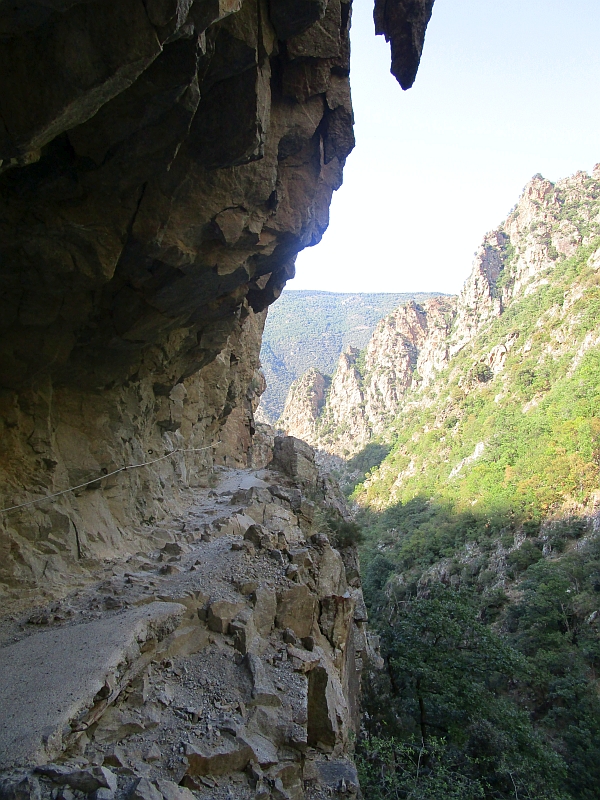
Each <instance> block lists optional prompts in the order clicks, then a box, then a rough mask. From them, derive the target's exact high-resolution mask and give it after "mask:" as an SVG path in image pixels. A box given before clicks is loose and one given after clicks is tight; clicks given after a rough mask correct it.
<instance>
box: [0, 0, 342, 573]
mask: <svg viewBox="0 0 600 800" xmlns="http://www.w3.org/2000/svg"><path fill="white" fill-rule="evenodd" d="M349 20H350V4H349V3H347V2H341V1H340V0H329V2H326V0H322V1H321V2H318V3H317V2H315V3H310V2H307V3H289V2H285V1H284V0H273V2H271V3H270V5H269V4H267V2H266V1H265V0H219V1H218V2H213V0H195V1H194V2H192V1H191V0H152V2H145V3H142V2H141V0H118V2H117V0H114V2H113V1H112V0H111V2H109V3H106V2H79V0H64V2H56V3H43V4H38V3H36V2H26V0H23V1H22V2H19V3H16V4H12V5H10V6H7V5H6V4H3V6H2V9H0V30H1V31H2V36H3V46H2V53H1V54H0V60H2V68H1V69H0V119H1V120H2V122H1V123H0V160H1V165H0V167H1V169H2V170H3V172H2V175H1V176H0V218H1V219H2V225H1V227H0V254H1V255H0V285H1V287H2V291H1V301H0V308H1V312H0V385H1V386H2V390H1V395H0V404H1V405H0V409H1V410H0V425H1V431H2V436H1V440H2V444H1V453H0V475H1V477H0V485H2V487H3V490H2V492H1V498H0V506H1V507H3V508H4V507H6V506H12V505H16V504H19V503H23V502H27V501H30V500H32V499H35V498H37V497H40V496H41V495H48V494H51V493H53V492H56V491H60V490H62V489H65V488H67V487H70V486H74V485H77V484H79V483H83V482H85V481H87V480H90V479H93V478H95V477H99V476H101V475H102V474H106V473H110V472H113V471H114V470H115V469H118V468H120V467H121V466H124V465H129V464H132V463H140V462H144V461H148V460H152V458H153V457H154V458H156V457H159V456H162V455H164V454H165V453H167V452H169V451H171V450H173V449H175V448H179V447H184V446H185V448H187V449H190V448H201V447H207V446H210V445H212V444H213V443H215V449H216V456H217V460H218V461H220V462H221V463H224V462H225V461H226V460H228V463H236V462H237V463H242V462H244V461H245V459H246V457H247V456H246V454H247V451H248V448H249V444H250V438H251V434H252V429H253V426H252V410H253V407H255V406H256V398H257V396H258V393H259V388H260V377H259V375H258V374H257V373H256V368H257V367H258V352H259V349H260V335H261V329H262V325H263V323H264V313H263V310H264V309H265V308H266V307H267V305H268V304H269V303H270V302H272V301H273V300H274V299H275V298H276V297H277V296H278V294H279V293H280V292H281V289H282V287H283V285H284V284H285V281H286V280H287V279H288V278H289V277H290V276H291V275H292V274H293V263H294V258H295V255H296V253H297V252H298V251H299V250H300V249H302V248H303V247H305V246H306V245H309V244H315V243H316V242H317V241H318V240H319V239H320V237H321V235H322V233H323V231H324V230H325V228H326V226H327V222H328V209H329V203H330V199H331V194H332V192H333V190H334V189H336V188H338V186H339V185H340V183H341V178H342V167H343V164H344V160H345V158H346V156H347V155H348V153H349V151H350V150H351V149H352V146H353V142H354V140H353V134H352V109H351V105H350V92H349V84H348V66H349V45H348V28H349ZM211 463H212V452H211V450H207V451H204V452H199V453H188V454H186V455H184V454H179V455H178V456H177V457H173V458H170V459H167V460H164V461H161V462H160V463H159V464H158V465H157V466H155V467H152V468H144V470H142V471H137V472H135V473H133V472H132V473H130V474H127V473H125V474H121V475H118V476H116V477H114V478H111V479H108V480H107V481H105V482H104V483H103V484H102V485H101V488H98V484H94V485H93V487H92V489H91V490H90V491H84V492H83V493H82V494H80V495H79V496H73V495H72V494H71V495H65V496H63V497H62V498H60V499H59V500H57V501H56V502H55V503H54V504H49V503H46V504H44V505H41V506H39V507H38V506H34V507H31V508H26V509H22V510H19V511H17V512H11V513H10V514H8V515H7V514H2V515H0V528H1V534H0V548H1V552H2V559H1V560H2V570H3V573H2V578H1V580H2V581H3V582H13V583H14V582H15V581H17V582H19V583H21V584H23V583H25V584H27V583H28V582H31V583H36V582H39V581H40V580H42V573H43V574H44V579H43V580H46V579H47V578H48V576H49V575H53V574H54V575H55V577H56V579H57V580H62V579H63V578H64V576H65V574H66V571H67V570H68V569H69V567H68V566H67V564H68V563H70V562H71V561H72V560H73V559H75V560H78V561H82V560H83V558H84V556H90V557H99V556H102V557H103V556H105V555H106V554H107V553H109V552H112V551H114V550H117V551H118V550H120V549H121V548H122V547H129V546H131V542H132V541H133V539H134V538H135V536H134V535H133V531H134V529H135V527H136V525H137V524H138V523H139V522H140V519H141V518H143V517H144V516H146V517H149V516H152V517H156V516H160V514H161V513H164V511H165V507H166V506H169V507H170V508H171V509H172V508H173V505H174V504H175V505H176V503H177V489H175V488H173V487H174V486H175V485H177V486H179V485H182V484H181V481H182V480H183V485H185V484H188V485H194V484H195V483H197V482H198V481H200V480H202V475H204V479H205V478H206V469H207V467H209V466H210V464H211ZM127 539H130V542H129V543H128V544H125V540H127ZM43 580H42V582H43Z"/></svg>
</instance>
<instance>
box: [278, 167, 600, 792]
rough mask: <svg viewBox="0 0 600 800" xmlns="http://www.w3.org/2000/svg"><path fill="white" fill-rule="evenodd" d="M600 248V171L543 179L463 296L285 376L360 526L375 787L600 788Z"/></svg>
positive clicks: (428, 305) (365, 774) (301, 429)
mask: <svg viewBox="0 0 600 800" xmlns="http://www.w3.org/2000/svg"><path fill="white" fill-rule="evenodd" d="M599 256H600V167H599V166H596V167H595V168H594V169H593V171H592V172H591V174H588V173H586V172H578V173H576V174H575V175H573V176H571V177H568V178H565V179H562V180H560V181H557V182H556V183H552V182H551V181H548V180H546V179H544V178H543V177H542V176H541V175H536V176H534V177H533V178H532V179H531V181H529V182H528V184H527V185H526V186H525V189H524V191H523V193H522V195H521V197H520V199H519V201H518V202H517V204H516V205H515V207H514V208H513V210H512V211H511V212H510V213H509V215H508V217H507V218H506V220H505V222H503V223H502V224H501V225H500V226H499V227H498V228H497V229H496V230H495V231H492V232H491V233H488V234H487V235H486V236H485V237H484V240H483V242H482V245H481V246H480V248H479V249H478V251H477V253H476V257H475V261H474V263H473V268H472V271H471V274H470V276H469V278H468V279H467V281H466V283H465V285H464V287H463V289H462V291H461V293H460V294H459V295H458V297H445V298H438V299H433V300H429V301H426V302H423V303H420V304H417V303H414V302H411V303H408V304H406V305H403V306H400V307H399V308H397V309H396V310H395V311H393V312H392V313H391V314H389V315H388V316H387V317H385V318H384V319H383V320H382V321H381V322H380V323H379V325H378V326H377V328H376V329H375V331H374V333H373V335H372V337H371V339H370V341H369V343H368V344H367V346H366V348H365V349H364V350H362V351H359V350H358V349H349V350H348V351H346V352H345V353H343V354H342V355H341V357H340V360H339V362H338V366H337V368H336V371H335V373H334V374H333V376H332V377H328V376H325V375H323V374H321V373H320V372H318V371H317V370H314V369H313V370H311V371H309V372H307V373H306V374H305V375H304V376H303V377H301V378H300V379H299V380H298V381H297V382H296V383H295V384H294V385H293V386H292V388H291V390H290V394H289V396H288V400H287V403H286V408H285V410H284V413H283V415H282V417H281V418H280V420H279V425H280V427H281V428H283V429H284V430H286V432H288V433H292V434H294V435H297V436H302V437H303V438H304V439H305V440H306V441H308V442H310V443H311V444H312V445H313V446H315V447H316V448H318V449H317V460H318V461H319V462H320V463H322V464H326V465H328V466H329V467H330V468H331V467H332V468H333V471H334V472H335V471H337V473H338V475H339V477H340V478H341V480H342V483H343V485H344V486H345V490H346V492H347V493H348V494H349V495H350V497H351V499H352V500H353V501H354V502H355V503H356V513H355V521H356V522H358V523H359V524H360V526H361V527H362V531H363V536H364V541H363V543H362V546H361V548H360V551H361V560H362V572H363V581H364V589H365V598H366V601H367V607H368V609H369V615H370V624H371V626H372V627H373V629H374V630H376V631H377V632H378V633H380V634H381V636H382V642H383V645H382V649H381V654H382V656H383V658H384V660H385V665H386V667H385V669H384V670H380V671H377V670H373V669H369V670H368V672H367V679H366V682H365V683H366V688H365V697H364V703H365V711H366V715H365V720H366V721H365V726H366V732H365V734H364V738H363V739H362V744H361V750H360V754H359V755H360V765H361V770H360V771H361V777H362V786H363V790H364V791H365V793H368V794H369V796H371V797H373V798H377V800H379V798H387V797H390V796H394V793H395V794H396V795H397V796H399V797H408V796H410V793H411V792H412V791H417V790H416V789H415V787H416V786H417V784H418V787H419V788H418V792H419V793H418V794H417V796H418V797H423V798H429V797H444V796H455V797H461V798H476V797H486V798H487V797H490V798H491V797H506V798H511V797H514V796H515V794H517V793H518V794H519V796H528V797H535V798H540V799H541V798H548V800H550V798H552V800H555V798H559V797H560V798H573V799H574V798H578V799H579V798H586V800H587V798H589V800H592V798H594V797H595V796H596V794H597V785H598V780H599V779H600V776H599V774H598V771H597V764H598V763H599V761H598V754H599V751H598V742H599V741H600V739H599V738H598V737H599V733H600V727H599V726H600V706H599V705H598V700H597V698H598V693H597V668H598V661H597V658H598V656H597V654H598V652H599V651H598V646H599V644H600V629H599V628H598V590H599V587H600V585H599V583H598V574H599V573H598V565H599V561H598V543H599V538H598V531H599V530H600V512H599V503H600V495H599V490H598V464H599V460H598V455H599V452H600V450H599V447H600V439H599V433H600V392H599V387H600V362H599V349H598V346H599V344H600V315H599V306H598V269H599V265H600V260H599ZM358 533H359V532H357V534H358ZM423 758H427V759H429V761H428V764H427V769H426V770H423V767H422V759H423Z"/></svg>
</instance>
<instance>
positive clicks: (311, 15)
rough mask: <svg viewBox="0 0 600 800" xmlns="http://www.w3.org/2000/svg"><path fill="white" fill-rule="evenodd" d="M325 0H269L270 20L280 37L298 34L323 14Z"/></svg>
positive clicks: (325, 5) (287, 37) (325, 4)
mask: <svg viewBox="0 0 600 800" xmlns="http://www.w3.org/2000/svg"><path fill="white" fill-rule="evenodd" d="M326 8H327V0H271V2H270V11H271V22H272V23H273V27H274V28H275V32H276V33H277V36H278V37H279V38H280V39H290V38H291V37H292V36H298V35H300V34H301V33H303V32H304V31H305V30H306V29H307V28H309V27H310V26H311V25H313V24H314V23H315V22H317V20H320V19H321V18H322V17H323V15H324V14H325V11H326Z"/></svg>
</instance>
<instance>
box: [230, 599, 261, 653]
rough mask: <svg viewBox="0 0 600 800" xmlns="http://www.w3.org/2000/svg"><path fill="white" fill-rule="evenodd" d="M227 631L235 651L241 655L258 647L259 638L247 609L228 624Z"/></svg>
mask: <svg viewBox="0 0 600 800" xmlns="http://www.w3.org/2000/svg"><path fill="white" fill-rule="evenodd" d="M229 631H230V633H231V634H232V635H233V642H234V645H235V648H236V650H239V652H240V653H242V655H245V654H246V653H248V652H249V651H250V650H253V649H254V648H255V647H258V642H257V640H258V638H259V636H258V632H257V630H256V626H255V624H254V615H253V613H252V611H251V610H250V609H249V608H245V609H243V610H242V611H241V612H240V613H239V614H238V615H237V616H236V617H235V619H233V620H232V621H231V622H230V623H229Z"/></svg>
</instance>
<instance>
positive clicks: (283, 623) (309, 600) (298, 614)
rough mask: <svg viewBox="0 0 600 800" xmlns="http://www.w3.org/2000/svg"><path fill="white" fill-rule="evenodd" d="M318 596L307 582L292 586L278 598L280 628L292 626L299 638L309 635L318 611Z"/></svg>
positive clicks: (278, 625) (278, 623)
mask: <svg viewBox="0 0 600 800" xmlns="http://www.w3.org/2000/svg"><path fill="white" fill-rule="evenodd" d="M317 605H318V601H317V596H316V595H315V594H313V593H312V592H311V591H310V589H309V588H308V586H306V584H303V583H301V584H299V585H297V586H292V587H290V588H289V589H285V590H284V591H282V592H281V593H280V594H279V595H278V598H277V617H276V620H275V621H276V624H277V627H278V628H284V629H285V628H291V630H293V631H294V633H295V634H296V636H297V637H298V638H299V639H302V638H303V637H305V636H309V635H310V633H311V631H312V629H313V624H314V621H315V616H316V613H317Z"/></svg>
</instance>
